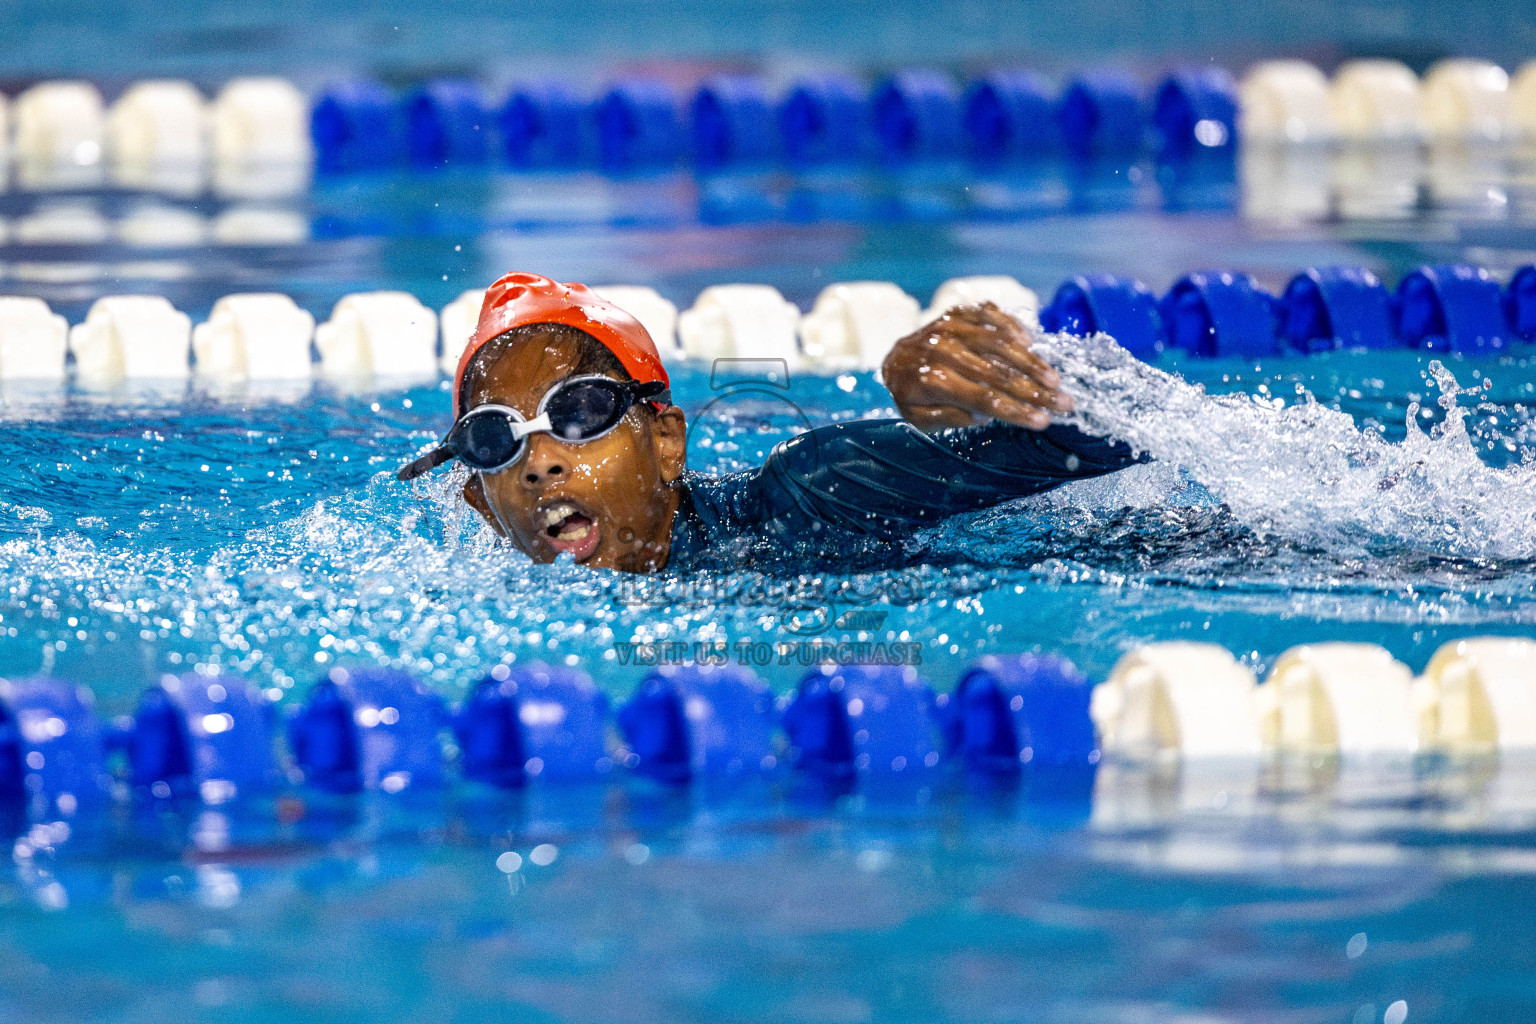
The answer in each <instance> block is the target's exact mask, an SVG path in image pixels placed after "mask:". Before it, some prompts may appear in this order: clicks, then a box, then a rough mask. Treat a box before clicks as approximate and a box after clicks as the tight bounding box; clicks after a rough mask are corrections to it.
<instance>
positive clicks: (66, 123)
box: [12, 82, 106, 168]
mask: <svg viewBox="0 0 1536 1024" xmlns="http://www.w3.org/2000/svg"><path fill="white" fill-rule="evenodd" d="M12 114H13V115H14V116H13V121H14V122H15V137H14V138H15V146H16V158H17V160H18V161H20V162H21V163H23V164H24V165H31V166H34V167H38V168H53V167H61V166H62V167H74V168H84V167H94V166H96V165H97V164H99V163H100V162H101V157H102V149H103V142H104V134H105V125H106V118H105V115H104V113H103V108H102V102H101V93H99V92H97V91H96V87H95V86H94V85H91V84H90V83H88V82H43V83H41V84H39V85H34V86H33V87H32V88H30V89H28V90H27V91H26V92H24V93H22V94H21V95H20V96H18V97H16V102H15V105H14V106H13V107H12Z"/></svg>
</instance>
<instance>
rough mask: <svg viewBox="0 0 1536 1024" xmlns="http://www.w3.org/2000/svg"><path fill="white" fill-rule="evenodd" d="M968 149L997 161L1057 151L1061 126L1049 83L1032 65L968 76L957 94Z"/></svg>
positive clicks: (981, 157)
mask: <svg viewBox="0 0 1536 1024" xmlns="http://www.w3.org/2000/svg"><path fill="white" fill-rule="evenodd" d="M961 107H962V111H963V113H962V123H963V125H964V128H965V139H966V143H967V145H968V146H969V148H970V151H971V155H972V156H975V157H976V158H978V159H980V160H986V161H1003V160H1017V159H1028V158H1031V157H1042V156H1047V155H1049V154H1051V153H1054V152H1056V151H1057V149H1058V148H1059V147H1060V144H1061V132H1060V129H1059V127H1058V126H1057V123H1056V104H1055V100H1054V97H1053V96H1052V95H1051V88H1050V85H1049V84H1048V83H1047V82H1046V81H1045V79H1044V78H1042V77H1041V76H1040V75H1038V74H1036V73H1035V72H1033V71H1021V70H1005V71H993V72H991V73H990V74H987V75H983V76H982V77H981V78H978V79H976V80H975V81H973V82H971V83H970V85H969V86H967V87H966V90H965V95H964V96H963V97H962V99H961Z"/></svg>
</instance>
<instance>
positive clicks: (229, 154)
mask: <svg viewBox="0 0 1536 1024" xmlns="http://www.w3.org/2000/svg"><path fill="white" fill-rule="evenodd" d="M208 120H209V125H210V135H211V136H212V143H213V159H214V161H215V162H216V163H220V164H308V163H309V160H310V156H311V153H312V150H311V146H310V138H309V103H308V102H307V101H306V100H305V99H304V94H303V93H301V92H300V91H299V90H298V88H297V87H295V86H294V84H293V83H292V82H288V81H285V80H284V79H281V78H236V79H233V80H232V81H230V82H229V83H227V84H226V85H225V86H224V88H223V89H221V90H219V94H218V96H216V97H215V98H214V101H213V103H212V104H211V105H210V108H209V112H208Z"/></svg>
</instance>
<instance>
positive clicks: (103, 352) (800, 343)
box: [0, 264, 1536, 386]
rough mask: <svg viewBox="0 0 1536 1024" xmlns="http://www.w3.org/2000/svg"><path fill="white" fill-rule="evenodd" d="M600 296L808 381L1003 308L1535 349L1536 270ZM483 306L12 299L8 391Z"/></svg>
mask: <svg viewBox="0 0 1536 1024" xmlns="http://www.w3.org/2000/svg"><path fill="white" fill-rule="evenodd" d="M597 290H598V291H599V292H601V293H603V294H605V295H607V296H608V297H609V298H610V300H611V301H613V302H615V303H616V304H618V305H619V306H621V307H623V308H625V309H627V310H629V311H630V312H631V313H632V314H633V315H634V316H635V317H636V318H637V319H639V320H640V322H641V323H643V324H645V325H646V329H647V330H648V331H650V333H651V336H652V338H653V339H654V340H655V341H656V345H657V349H658V350H659V351H660V353H661V355H662V358H663V359H664V360H667V361H673V360H679V359H685V358H694V359H704V360H709V359H716V358H720V357H751V358H776V359H784V360H785V361H786V363H788V364H789V365H790V366H791V368H793V369H795V370H796V371H797V372H807V373H832V372H843V371H847V370H859V369H864V370H869V369H875V368H878V367H879V366H880V363H881V361H882V360H883V359H884V357H885V355H886V353H888V352H889V351H890V348H891V346H892V345H893V344H895V342H896V341H897V339H899V338H901V337H902V336H904V335H906V334H908V333H910V332H911V331H914V330H916V329H917V328H918V327H919V326H921V325H922V324H924V323H928V322H931V321H932V320H935V319H937V318H938V317H940V316H942V315H943V314H944V313H945V312H946V311H947V310H948V309H950V308H953V307H954V306H956V305H959V304H962V303H966V302H981V301H991V302H995V303H996V304H997V305H999V306H1001V307H1002V308H1004V309H1007V310H1010V311H1012V312H1014V313H1015V314H1017V315H1020V316H1021V317H1023V318H1024V319H1025V320H1027V321H1029V322H1030V324H1031V325H1032V326H1033V325H1036V321H1037V320H1038V326H1040V327H1042V328H1043V329H1044V330H1047V331H1052V332H1058V331H1060V332H1066V333H1068V334H1075V335H1080V336H1084V337H1086V336H1089V335H1092V334H1095V333H1097V332H1103V333H1105V334H1109V335H1110V336H1112V337H1114V338H1115V339H1116V340H1117V341H1119V342H1120V343H1121V344H1122V345H1124V346H1125V348H1126V349H1127V350H1128V351H1130V352H1131V353H1132V354H1133V355H1135V356H1137V357H1138V358H1141V359H1146V360H1152V359H1156V358H1157V357H1158V356H1159V355H1160V354H1161V353H1163V352H1164V351H1168V350H1173V351H1177V352H1182V353H1185V354H1187V355H1188V356H1190V357H1193V358H1242V359H1254V358H1262V357H1269V356H1279V355H1287V354H1296V355H1305V354H1310V353H1316V352H1323V351H1329V350H1333V349H1362V348H1363V349H1390V348H1407V349H1421V350H1427V351H1437V352H1441V351H1443V352H1462V353H1469V354H1474V355H1487V354H1496V353H1499V352H1501V351H1504V350H1506V349H1509V348H1511V347H1512V346H1514V345H1516V344H1517V343H1522V342H1530V341H1536V266H1526V267H1521V268H1520V269H1519V270H1517V271H1515V273H1514V274H1513V276H1512V277H1511V278H1510V280H1509V283H1508V285H1507V286H1501V285H1500V284H1499V282H1498V280H1497V279H1496V278H1494V276H1493V275H1492V274H1490V273H1489V272H1488V271H1487V270H1485V269H1483V268H1479V267H1471V266H1465V265H1457V264H1446V265H1431V266H1422V267H1418V268H1416V269H1415V270H1413V271H1411V272H1410V273H1408V274H1407V275H1405V276H1404V277H1403V279H1402V280H1401V281H1400V282H1399V283H1398V285H1397V288H1396V290H1395V291H1389V290H1388V289H1387V287H1386V286H1385V285H1384V284H1383V283H1382V282H1381V281H1380V280H1379V279H1378V278H1377V277H1376V276H1375V275H1374V274H1372V273H1371V272H1370V271H1369V270H1367V269H1365V268H1363V267H1309V268H1307V269H1306V270H1303V271H1302V272H1300V273H1298V274H1297V275H1295V276H1294V277H1293V278H1292V279H1291V281H1290V283H1289V284H1287V285H1286V287H1285V288H1284V289H1282V290H1281V293H1280V294H1279V295H1278V296H1277V295H1273V294H1271V293H1269V292H1267V291H1265V290H1264V289H1263V288H1262V287H1260V286H1259V285H1258V283H1257V282H1255V281H1254V279H1253V278H1252V277H1251V276H1249V275H1248V274H1245V273H1242V272H1240V271H1229V270H1210V271H1196V272H1193V273H1190V274H1186V275H1184V276H1183V277H1181V278H1179V279H1178V280H1177V281H1175V282H1174V284H1173V286H1172V287H1171V288H1169V290H1168V291H1167V293H1166V294H1164V295H1163V296H1162V297H1161V298H1160V299H1159V298H1158V297H1157V296H1156V295H1154V294H1153V292H1152V291H1151V289H1149V288H1148V287H1147V286H1146V285H1145V284H1143V283H1141V282H1140V281H1136V280H1134V279H1130V278H1122V277H1114V276H1111V275H1107V274H1084V275H1080V276H1078V277H1074V278H1072V279H1070V280H1068V281H1065V282H1063V283H1062V284H1061V286H1060V287H1059V288H1057V290H1056V293H1055V295H1054V296H1053V298H1052V300H1051V302H1050V303H1049V304H1047V305H1046V306H1045V307H1044V308H1040V302H1039V299H1038V297H1037V296H1036V295H1035V293H1034V292H1033V291H1031V290H1030V289H1028V288H1026V287H1024V286H1023V285H1022V284H1020V283H1019V282H1018V281H1016V280H1015V279H1013V278H1011V277H1007V276H1002V275H990V276H979V277H966V278H955V279H953V280H951V281H947V282H945V283H944V284H943V285H941V286H940V287H939V288H938V289H937V290H936V291H935V293H934V296H933V299H932V302H931V303H930V305H929V307H928V308H927V309H926V310H924V309H923V308H922V307H921V305H920V304H919V303H918V301H917V300H916V299H915V298H913V297H912V296H910V295H908V294H906V293H905V292H904V291H902V290H901V288H900V287H898V286H897V285H895V284H892V283H890V282H882V281H855V282H846V283H842V284H835V285H830V286H828V287H827V288H826V289H824V290H823V291H822V293H821V295H820V296H818V298H817V300H816V303H815V305H814V306H813V307H812V309H811V310H809V311H808V312H805V313H804V314H802V313H801V311H800V309H799V308H798V307H796V306H795V305H794V304H793V303H791V302H789V301H787V300H786V299H785V298H784V297H783V296H782V295H781V294H779V292H778V291H777V290H776V289H774V288H772V287H771V286H768V285H746V284H740V285H716V286H713V287H710V288H707V289H705V291H703V292H702V293H700V295H699V296H698V298H697V300H696V301H695V303H694V305H693V307H692V308H690V309H687V310H684V311H683V312H681V313H679V312H678V310H677V307H676V306H674V305H673V304H672V303H671V302H669V301H668V300H667V299H665V298H663V297H662V296H661V295H659V294H657V293H656V291H655V290H653V289H650V288H645V287H640V286H632V285H615V286H608V287H604V286H599V287H598V288H597ZM482 297H483V292H482V291H480V290H470V291H467V292H465V293H464V294H463V295H461V296H459V298H457V299H456V300H454V301H453V302H452V303H450V304H449V305H448V306H447V307H445V308H444V309H443V310H442V312H441V315H439V314H438V313H436V312H434V311H433V310H431V309H429V308H427V307H426V306H425V305H424V304H422V303H421V302H420V301H419V300H418V299H416V298H415V297H414V296H412V295H410V294H408V293H406V292H392V291H388V292H364V293H358V294H354V295H348V296H345V297H343V298H342V299H341V301H339V302H338V303H337V304H336V306H335V307H334V308H333V309H332V311H331V315H330V318H329V319H327V320H326V321H325V322H323V323H321V324H319V325H316V323H315V318H314V317H313V316H311V315H310V314H309V313H308V312H307V311H305V310H302V309H300V308H299V307H298V306H297V305H296V304H295V303H294V301H293V300H292V299H291V298H289V297H288V296H286V295H276V294H248V295H230V296H225V297H224V298H222V299H220V300H219V301H218V302H217V303H215V305H214V307H213V311H212V313H211V315H210V316H209V319H208V321H207V322H205V323H202V324H199V325H197V326H196V328H195V329H194V328H193V326H192V322H191V319H190V318H189V317H188V316H187V315H186V314H185V313H182V312H180V311H178V310H176V309H175V308H174V307H172V306H171V304H170V303H169V302H168V301H167V300H166V299H164V298H162V297H160V296H153V295H127V296H108V297H106V298H102V299H99V300H98V301H97V302H96V303H95V304H94V305H93V306H92V307H91V309H90V312H89V315H88V316H87V317H86V319H85V321H84V322H83V323H80V324H77V325H75V326H74V327H73V328H71V327H70V326H69V325H68V324H67V323H66V322H65V320H64V318H63V317H60V316H57V315H55V314H54V313H53V312H52V311H51V310H50V309H49V308H48V306H47V305H46V304H45V303H44V302H43V301H42V300H41V299H36V298H25V297H0V380H22V379H31V378H43V379H48V378H52V379H62V378H63V377H64V376H65V375H66V373H67V371H68V368H69V366H70V365H71V363H72V364H73V367H74V372H75V374H76V376H77V378H78V379H79V380H80V381H81V382H82V383H85V384H87V385H89V386H96V385H102V384H106V385H110V384H113V383H115V382H117V381H121V380H124V379H134V378H141V379H150V378H158V379H186V378H188V377H189V376H191V375H193V374H194V373H195V374H196V375H197V376H198V377H201V378H205V379H209V380H218V381H236V380H272V379H289V380H293V379H305V378H309V377H310V376H312V375H314V374H320V375H323V376H326V377H330V378H334V379H338V380H347V381H355V380H359V379H367V378H405V377H411V378H429V377H432V376H435V375H436V374H438V373H447V374H452V373H453V372H454V368H455V366H456V365H457V362H458V358H459V354H460V353H461V352H462V351H463V348H464V345H465V343H466V341H467V340H468V338H469V335H470V334H471V333H472V331H473V329H474V324H475V321H476V320H477V319H478V317H479V309H480V302H481V299H482Z"/></svg>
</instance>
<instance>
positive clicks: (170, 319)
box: [69, 295, 192, 383]
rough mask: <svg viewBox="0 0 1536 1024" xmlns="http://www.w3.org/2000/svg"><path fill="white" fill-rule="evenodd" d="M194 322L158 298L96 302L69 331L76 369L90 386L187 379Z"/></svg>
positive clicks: (114, 297)
mask: <svg viewBox="0 0 1536 1024" xmlns="http://www.w3.org/2000/svg"><path fill="white" fill-rule="evenodd" d="M191 341H192V319H191V317H189V316H187V314H185V313H183V312H181V311H180V310H178V309H177V308H176V307H174V306H172V305H171V304H170V302H169V301H167V300H166V299H165V298H163V297H161V296H159V295H109V296H107V297H105V298H101V299H97V300H96V302H95V303H94V304H93V305H92V306H91V310H90V312H89V313H88V314H86V318H85V322H84V323H81V324H76V325H75V326H74V327H73V328H72V329H71V330H70V332H69V349H70V351H71V352H73V353H74V356H75V368H76V370H77V371H78V372H79V374H80V376H81V377H82V378H83V379H85V380H88V381H91V382H97V383H110V382H114V381H118V380H122V379H124V378H161V379H175V378H184V377H186V376H187V375H188V374H189V373H190V372H191V365H190V362H189V360H188V356H189V354H190V352H191Z"/></svg>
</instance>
